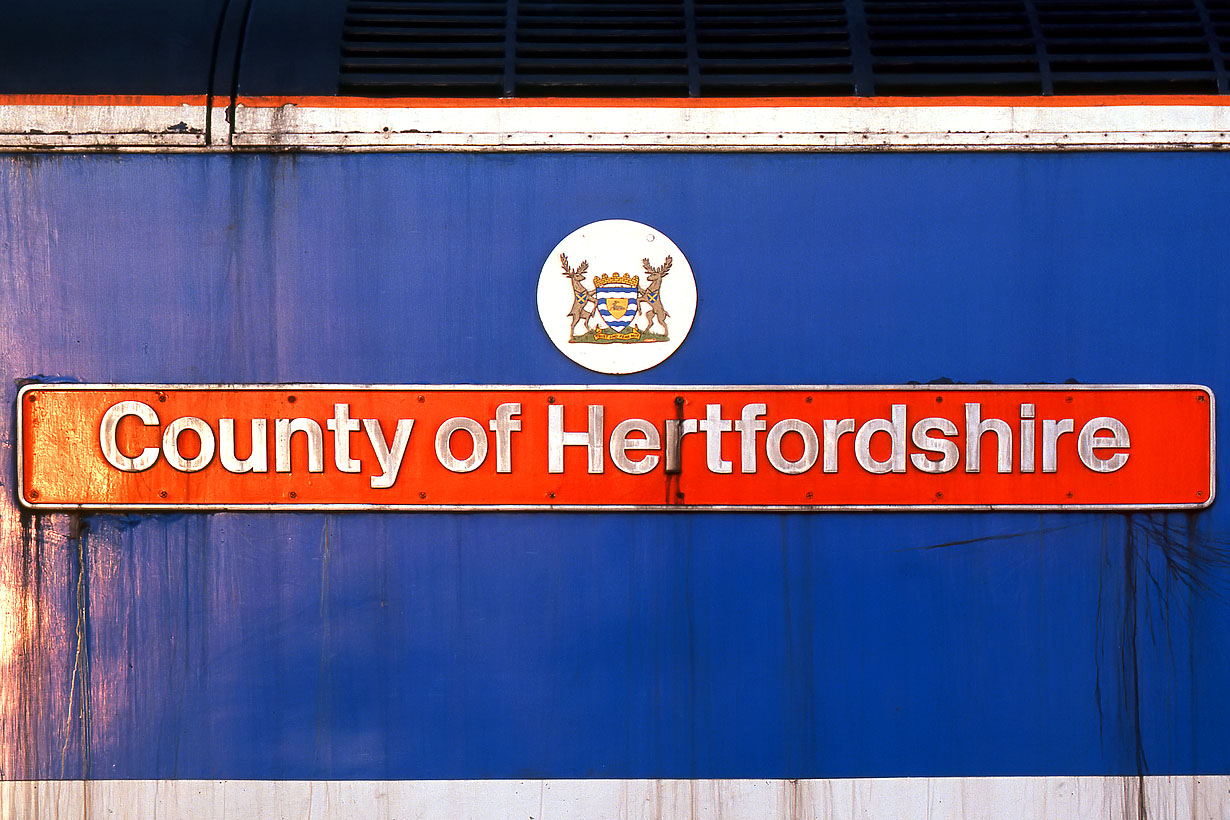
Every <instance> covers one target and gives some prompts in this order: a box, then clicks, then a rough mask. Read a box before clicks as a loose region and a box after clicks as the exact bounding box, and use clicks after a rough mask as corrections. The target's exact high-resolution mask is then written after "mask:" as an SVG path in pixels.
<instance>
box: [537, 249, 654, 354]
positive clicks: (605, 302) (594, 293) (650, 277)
mask: <svg viewBox="0 0 1230 820" xmlns="http://www.w3.org/2000/svg"><path fill="white" fill-rule="evenodd" d="M559 261H560V265H561V266H562V267H563V269H564V271H563V273H564V276H567V277H568V278H569V280H571V282H572V310H570V311H569V313H568V318H569V319H570V320H571V325H570V327H569V334H570V338H569V339H568V341H570V342H583V343H588V344H609V343H611V342H620V343H629V342H668V341H670V330H669V329H668V328H667V326H666V320H667V319H668V318H669V317H670V314H669V313H668V312H667V311H666V308H665V307H664V306H663V304H662V279H663V277H665V276H666V275H667V274H668V273H670V271H671V263H672V261H673V260H672V258H671V257H670V256H667V257H666V259H665V260H663V262H662V264H661V265H657V266H655V265H654V264H653V263H652V262H650V261H649V258H648V257H646V258H645V259H642V260H641V264H642V265H643V266H644V268H645V286H644V287H641V277H640V274H636V275H633V274H628V273H607V274H600V275H598V276H595V277H594V279H593V287H591V288H587V287H586V286H585V274H586V272H588V270H589V262H588V261H582V262H581V264H579V265H577V266H576V267H575V268H573V267H571V266H570V265H569V264H568V255H567V254H563V253H561V254H560V255H559ZM642 310H643V311H644V312H645V325H644V327H639V328H638V327H637V326H636V319H637V318H638V316H639V315H640V313H641V311H642ZM595 320H597V322H600V323H601V324H600V325H596V324H595ZM654 322H657V323H658V324H659V325H660V326H661V328H662V332H661V333H656V332H653V331H651V330H650V328H651V327H652V326H653V324H654ZM578 324H583V325H584V332H582V333H581V334H579V335H578V334H577V332H576V331H577V325H578Z"/></svg>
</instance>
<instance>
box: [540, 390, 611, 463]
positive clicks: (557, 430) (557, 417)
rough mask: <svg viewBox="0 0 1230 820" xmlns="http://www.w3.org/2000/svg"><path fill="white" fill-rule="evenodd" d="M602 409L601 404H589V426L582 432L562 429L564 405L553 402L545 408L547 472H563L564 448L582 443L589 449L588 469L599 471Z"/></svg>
mask: <svg viewBox="0 0 1230 820" xmlns="http://www.w3.org/2000/svg"><path fill="white" fill-rule="evenodd" d="M602 411H603V407H602V405H601V404H591V405H590V406H589V428H588V430H587V431H586V432H584V433H568V432H565V431H564V406H563V405H562V404H553V405H551V406H550V407H548V408H547V472H548V473H562V472H564V448H565V447H570V446H572V445H583V446H585V447H586V448H588V450H589V471H590V472H591V473H601V472H602V470H603V466H604V459H603V456H602V450H603V446H602Z"/></svg>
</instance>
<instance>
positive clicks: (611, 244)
mask: <svg viewBox="0 0 1230 820" xmlns="http://www.w3.org/2000/svg"><path fill="white" fill-rule="evenodd" d="M561 275H563V276H565V277H567V279H568V287H565V286H564V283H563V282H561V281H560V276H561ZM667 305H670V310H667V307H666V306H667ZM538 317H539V319H541V320H542V327H543V330H545V331H546V333H547V336H548V338H550V339H551V342H552V343H553V344H554V345H555V346H556V347H557V348H558V349H559V350H560V352H561V353H563V354H564V355H565V356H567V357H568V358H569V359H571V360H572V361H574V362H576V363H577V364H579V365H581V366H583V367H587V368H589V369H590V370H596V371H598V372H599V373H637V372H639V371H641V370H645V369H647V368H650V367H653V366H655V365H657V364H660V363H661V362H663V361H665V360H666V359H667V358H668V357H669V356H671V355H672V354H673V353H674V352H675V351H676V350H677V349H678V348H679V345H681V344H682V343H683V340H684V339H685V338H687V335H688V331H689V330H690V329H691V327H692V322H693V320H694V319H695V317H696V280H695V278H693V275H692V266H691V265H690V264H689V263H688V259H687V257H686V256H685V255H684V253H683V251H682V250H680V249H679V246H678V245H676V244H675V243H674V242H672V241H671V240H670V237H668V236H666V235H665V234H663V233H662V232H661V231H659V230H658V229H657V228H653V227H650V226H649V225H646V224H644V223H642V222H634V221H632V220H630V219H604V220H601V221H599V222H591V223H589V224H588V225H583V226H581V227H580V228H577V229H576V230H575V231H573V232H572V233H570V234H569V235H568V236H566V237H564V239H563V240H561V241H560V242H559V243H558V244H557V245H556V246H555V249H554V250H552V251H551V254H550V255H549V256H547V258H546V261H545V262H544V263H543V266H542V271H541V273H540V274H539V278H538Z"/></svg>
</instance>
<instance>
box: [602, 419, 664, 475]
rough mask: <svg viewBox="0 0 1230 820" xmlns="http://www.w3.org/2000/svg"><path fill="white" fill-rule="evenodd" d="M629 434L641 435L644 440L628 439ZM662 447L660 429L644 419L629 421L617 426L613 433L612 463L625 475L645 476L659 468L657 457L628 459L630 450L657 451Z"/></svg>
mask: <svg viewBox="0 0 1230 820" xmlns="http://www.w3.org/2000/svg"><path fill="white" fill-rule="evenodd" d="M629 433H640V434H641V435H642V436H643V438H628V434H629ZM660 446H662V445H661V440H660V439H659V437H658V428H656V427H654V426H653V425H652V424H650V423H649V422H647V421H645V420H644V419H628V420H627V421H621V422H620V423H619V424H617V425H615V429H614V430H612V431H611V463H613V464H614V465H615V466H616V467H618V468H619V469H620V470H622V471H623V472H625V473H629V474H631V475H643V474H645V473H647V472H649V471H650V470H652V469H653V468H654V467H657V466H658V461H659V460H660V459H659V457H658V456H657V455H647V456H642V457H641V459H640V460H639V461H637V460H633V459H630V458H628V455H627V453H628V451H629V450H656V449H658V448H659V447H660Z"/></svg>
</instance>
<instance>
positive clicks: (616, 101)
mask: <svg viewBox="0 0 1230 820" xmlns="http://www.w3.org/2000/svg"><path fill="white" fill-rule="evenodd" d="M207 99H208V98H207V97H206V96H205V95H203V94H201V95H196V96H161V95H106V94H100V95H73V94H0V105H7V106H18V105H43V106H148V107H157V106H181V105H189V106H204V105H205V103H206V100H207ZM229 102H230V100H229V98H227V97H217V98H215V100H214V104H215V106H218V107H225V106H226V105H227V104H229ZM239 102H240V104H242V105H245V106H247V107H249V108H279V107H281V106H284V105H297V106H302V107H312V108H373V109H379V108H932V107H975V108H978V107H985V108H990V107H995V108H1003V107H1009V108H1076V107H1090V106H1140V105H1160V106H1166V105H1199V106H1216V107H1222V106H1230V95H1217V94H1164V95H1163V94H1159V95H1149V94H1124V95H1085V96H1071V97H723V98H700V99H697V98H671V97H665V98H664V97H646V98H643V99H635V98H610V99H607V98H594V97H576V98H572V97H542V98H526V97H518V98H515V99H489V98H465V97H463V98H457V97H391V98H373V97H240V98H239Z"/></svg>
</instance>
